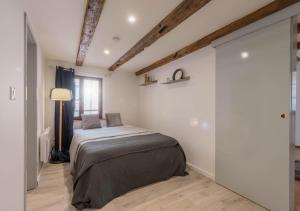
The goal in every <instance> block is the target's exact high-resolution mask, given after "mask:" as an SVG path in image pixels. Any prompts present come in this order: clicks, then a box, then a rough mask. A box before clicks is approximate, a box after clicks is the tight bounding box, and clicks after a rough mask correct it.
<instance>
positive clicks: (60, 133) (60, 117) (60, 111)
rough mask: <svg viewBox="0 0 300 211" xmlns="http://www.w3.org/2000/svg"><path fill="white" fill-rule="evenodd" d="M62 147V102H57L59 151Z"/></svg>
mask: <svg viewBox="0 0 300 211" xmlns="http://www.w3.org/2000/svg"><path fill="white" fill-rule="evenodd" d="M61 145H62V100H60V101H59V151H61Z"/></svg>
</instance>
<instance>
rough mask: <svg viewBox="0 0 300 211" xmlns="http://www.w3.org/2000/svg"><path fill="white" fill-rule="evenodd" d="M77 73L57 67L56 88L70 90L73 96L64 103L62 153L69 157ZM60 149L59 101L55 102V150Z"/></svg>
mask: <svg viewBox="0 0 300 211" xmlns="http://www.w3.org/2000/svg"><path fill="white" fill-rule="evenodd" d="M74 78H75V71H74V69H72V68H70V69H66V68H63V67H56V78H55V87H56V88H66V89H70V90H71V91H72V94H73V99H72V100H71V101H65V102H63V109H62V110H63V112H62V152H63V153H64V154H65V155H66V156H67V157H69V148H70V144H71V141H72V138H73V118H74V107H75V105H74V93H75V82H74ZM58 148H59V101H56V102H55V149H56V150H58Z"/></svg>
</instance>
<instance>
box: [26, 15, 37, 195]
mask: <svg viewBox="0 0 300 211" xmlns="http://www.w3.org/2000/svg"><path fill="white" fill-rule="evenodd" d="M24 78H25V83H24V85H25V89H24V90H25V95H24V96H25V147H26V151H25V156H26V165H25V166H26V172H25V175H26V181H25V182H26V187H25V188H26V190H27V191H28V190H32V189H34V188H36V187H37V178H38V168H39V162H38V153H37V152H38V137H37V44H36V42H35V39H34V37H33V34H32V32H31V29H30V27H29V24H28V21H27V18H26V15H25V77H24Z"/></svg>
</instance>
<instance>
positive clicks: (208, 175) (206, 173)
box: [186, 162, 215, 180]
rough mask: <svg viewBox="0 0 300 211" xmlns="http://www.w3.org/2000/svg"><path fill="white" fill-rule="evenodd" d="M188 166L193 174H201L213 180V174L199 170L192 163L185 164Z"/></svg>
mask: <svg viewBox="0 0 300 211" xmlns="http://www.w3.org/2000/svg"><path fill="white" fill-rule="evenodd" d="M186 164H187V165H188V167H190V168H191V169H192V170H194V171H195V172H197V173H199V174H202V175H204V176H206V177H208V178H210V179H212V180H215V175H214V174H211V173H210V172H208V171H206V170H203V169H201V168H199V167H198V166H196V165H194V164H192V163H189V162H187V163H186Z"/></svg>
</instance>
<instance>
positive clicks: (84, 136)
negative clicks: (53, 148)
mask: <svg viewBox="0 0 300 211" xmlns="http://www.w3.org/2000/svg"><path fill="white" fill-rule="evenodd" d="M152 133H154V132H153V131H150V130H146V129H143V128H138V127H133V126H130V125H126V126H120V127H103V128H96V129H88V130H83V129H74V135H73V140H72V143H71V146H70V167H71V172H72V171H73V169H74V164H75V162H76V158H77V152H78V150H79V148H80V147H81V146H82V145H83V144H85V143H88V142H94V141H103V140H108V139H117V138H121V137H130V136H136V135H148V134H152Z"/></svg>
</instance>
